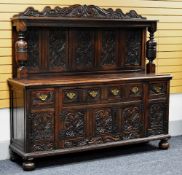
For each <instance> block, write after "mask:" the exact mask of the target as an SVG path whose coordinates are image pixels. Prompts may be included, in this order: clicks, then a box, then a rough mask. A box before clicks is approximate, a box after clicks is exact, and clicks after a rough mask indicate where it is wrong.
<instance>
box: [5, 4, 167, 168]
mask: <svg viewBox="0 0 182 175" xmlns="http://www.w3.org/2000/svg"><path fill="white" fill-rule="evenodd" d="M156 28H157V21H156V20H147V19H146V18H144V17H142V16H140V15H138V14H137V13H136V12H135V11H133V10H131V11H130V12H128V13H126V14H124V13H123V12H122V11H121V10H119V9H117V10H112V9H101V8H99V7H97V6H93V5H89V6H87V5H73V6H70V7H64V8H60V7H56V8H55V9H51V8H50V7H46V8H45V9H44V10H43V11H41V12H39V11H37V10H35V9H33V8H32V7H29V8H27V9H26V10H25V11H24V12H22V13H20V14H18V15H15V16H14V17H13V18H12V32H13V53H12V54H13V78H12V79H9V80H8V83H9V87H10V106H11V143H10V151H11V159H12V160H14V159H15V155H19V156H21V157H22V159H23V168H24V169H25V170H32V169H34V167H35V165H34V161H33V160H34V159H35V158H38V157H44V156H52V155H61V154H67V153H73V152H82V151H87V150H93V149H101V148H106V147H114V146H121V145H126V144H133V143H140V142H148V141H151V140H160V143H159V147H160V148H163V149H167V148H168V147H169V144H168V142H167V140H168V138H169V137H170V136H169V134H168V110H169V82H170V79H171V76H170V75H159V74H156V73H155V64H154V63H153V60H154V59H155V57H156V45H157V43H156V42H155V40H154V33H155V31H156ZM147 31H148V32H149V40H148V41H146V40H147V39H146V33H147ZM146 57H147V59H148V63H147V64H146V61H145V60H146Z"/></svg>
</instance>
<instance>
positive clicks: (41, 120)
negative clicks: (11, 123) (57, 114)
mask: <svg viewBox="0 0 182 175" xmlns="http://www.w3.org/2000/svg"><path fill="white" fill-rule="evenodd" d="M27 127H28V130H29V132H28V138H29V144H28V147H29V151H32V152H36V151H49V150H53V149H54V112H51V111H45V112H33V113H30V114H29V115H28V125H27Z"/></svg>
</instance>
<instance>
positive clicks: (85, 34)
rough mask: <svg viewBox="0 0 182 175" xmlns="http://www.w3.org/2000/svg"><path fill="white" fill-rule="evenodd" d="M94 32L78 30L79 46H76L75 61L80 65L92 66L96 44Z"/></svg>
mask: <svg viewBox="0 0 182 175" xmlns="http://www.w3.org/2000/svg"><path fill="white" fill-rule="evenodd" d="M92 39H93V38H92V33H91V32H89V31H79V32H77V47H76V48H75V49H76V50H75V58H74V59H75V63H76V64H77V65H78V66H84V67H85V66H91V65H93V60H94V45H93V42H92Z"/></svg>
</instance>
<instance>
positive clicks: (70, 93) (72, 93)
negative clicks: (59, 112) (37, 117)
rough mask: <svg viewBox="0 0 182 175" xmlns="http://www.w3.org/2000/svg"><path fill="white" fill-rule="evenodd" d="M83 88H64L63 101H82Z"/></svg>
mask: <svg viewBox="0 0 182 175" xmlns="http://www.w3.org/2000/svg"><path fill="white" fill-rule="evenodd" d="M82 94H83V92H82V90H81V89H76V88H75V89H64V90H63V103H65V104H66V103H80V102H81V101H82Z"/></svg>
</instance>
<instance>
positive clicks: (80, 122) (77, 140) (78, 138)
mask: <svg viewBox="0 0 182 175" xmlns="http://www.w3.org/2000/svg"><path fill="white" fill-rule="evenodd" d="M59 118H60V122H59V134H58V137H59V147H60V148H72V147H78V146H84V145H86V142H85V137H86V134H87V125H86V124H87V111H86V110H83V109H75V110H70V109H63V110H62V111H61V113H60V116H59Z"/></svg>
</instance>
